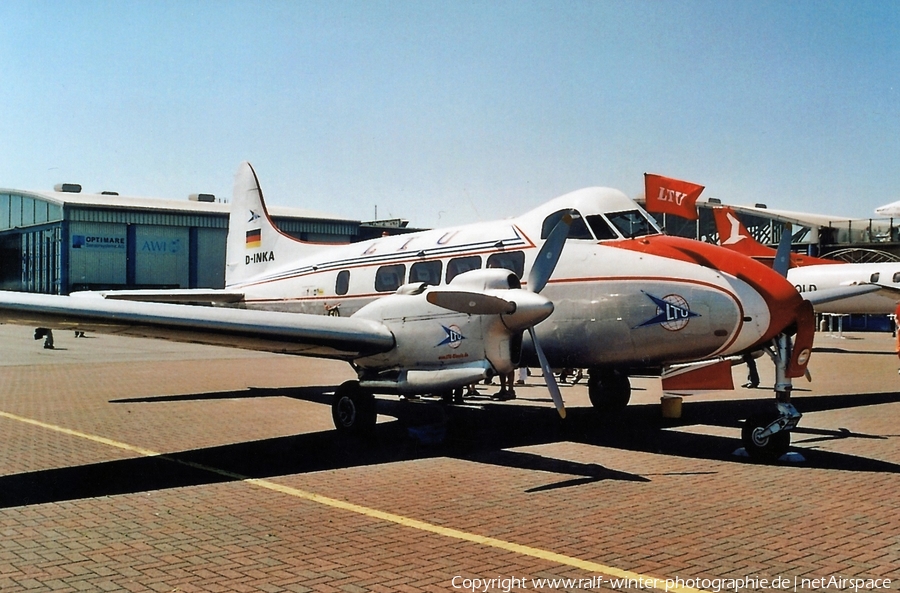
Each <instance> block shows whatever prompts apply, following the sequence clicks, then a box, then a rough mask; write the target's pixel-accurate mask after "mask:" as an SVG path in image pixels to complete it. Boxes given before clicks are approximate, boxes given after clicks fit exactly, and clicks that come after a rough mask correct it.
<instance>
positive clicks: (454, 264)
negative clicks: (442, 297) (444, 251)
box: [447, 255, 481, 284]
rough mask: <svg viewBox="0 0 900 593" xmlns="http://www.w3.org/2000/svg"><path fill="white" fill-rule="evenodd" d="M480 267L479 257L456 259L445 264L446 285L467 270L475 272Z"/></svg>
mask: <svg viewBox="0 0 900 593" xmlns="http://www.w3.org/2000/svg"><path fill="white" fill-rule="evenodd" d="M480 267H481V256H480V255H470V256H469V257H456V258H454V259H451V260H450V261H448V262H447V283H448V284H449V283H450V281H451V280H453V279H454V278H456V277H457V276H459V275H460V274H462V273H463V272H468V271H469V270H477V269H479V268H480Z"/></svg>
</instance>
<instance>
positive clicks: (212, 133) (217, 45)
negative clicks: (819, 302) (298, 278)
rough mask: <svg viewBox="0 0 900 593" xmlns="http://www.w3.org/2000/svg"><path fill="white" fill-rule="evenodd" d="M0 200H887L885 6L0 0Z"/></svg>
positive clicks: (898, 130)
mask: <svg viewBox="0 0 900 593" xmlns="http://www.w3.org/2000/svg"><path fill="white" fill-rule="evenodd" d="M0 81H2V87H0V93H2V95H0V97H2V98H0V138H2V147H0V187H12V188H18V189H50V188H52V186H53V185H54V184H56V183H60V182H64V181H65V182H72V183H80V184H82V186H84V188H85V191H102V190H115V191H119V192H120V193H123V194H129V195H142V196H157V197H166V198H177V199H181V198H186V196H187V195H188V194H190V193H197V192H209V193H215V194H216V195H217V196H219V197H226V198H227V197H229V196H230V194H231V184H232V179H233V174H234V171H235V170H236V168H237V165H238V164H239V163H240V162H241V161H244V160H249V161H250V162H251V163H253V165H254V167H255V168H256V170H257V173H258V174H259V177H260V181H261V184H262V188H263V191H264V193H265V194H266V197H267V199H268V201H269V202H270V203H275V204H281V205H290V206H297V207H305V208H312V209H316V210H322V211H327V212H332V213H334V214H339V215H343V216H347V217H350V218H356V219H371V218H372V217H374V215H375V207H376V205H377V208H378V216H379V217H380V218H386V217H404V218H407V219H409V220H411V221H412V224H413V225H414V226H423V227H425V226H440V225H448V224H459V223H464V222H467V221H470V220H488V219H493V218H501V217H506V216H512V215H515V214H517V213H519V212H522V211H524V210H527V209H529V208H532V207H534V206H536V205H538V204H540V203H541V202H543V201H546V200H548V199H550V198H552V197H555V196H557V195H560V194H562V193H565V192H568V191H571V190H574V189H578V188H580V187H585V186H590V185H608V186H612V187H617V188H619V189H621V190H623V191H625V192H626V193H627V194H629V195H631V196H636V195H638V194H641V193H642V192H643V177H642V174H643V173H644V172H645V171H647V172H654V173H660V174H663V175H670V176H673V177H678V178H681V179H687V180H690V181H694V182H697V183H700V184H703V185H705V186H706V187H707V189H706V192H705V193H704V195H705V196H708V197H719V198H722V199H723V201H725V202H731V203H736V204H752V203H755V202H765V203H767V204H768V205H769V206H770V207H772V208H781V209H788V210H801V211H809V212H819V213H825V214H836V215H840V216H846V217H860V218H861V217H869V216H873V215H874V214H873V210H874V209H875V208H876V207H877V206H880V205H882V204H885V203H888V202H892V201H895V200H900V5H898V4H897V3H896V2H889V1H885V2H866V1H847V2H827V1H817V2H804V1H778V2H766V1H752V2H751V1H746V2H738V1H722V0H717V1H709V2H707V1H690V2H688V1H684V2H663V1H647V2H644V1H629V2H618V1H601V0H598V1H595V2H566V1H562V0H556V1H551V2H528V1H515V2H468V1H453V2H450V1H446V2H433V1H428V0H422V1H415V2H403V1H400V0H389V1H386V2H378V1H371V2H355V1H350V0H346V1H341V2H288V1H279V2H275V1H272V2H265V1H254V2H249V1H245V2H240V1H234V2H227V1H216V2H213V1H184V0H178V1H172V2H167V1H165V0H160V1H154V2H150V1H142V2H138V1H128V0H120V1H115V2H113V1H108V2H89V1H40V0H37V1H27V2H25V1H20V0H5V1H4V2H2V3H0Z"/></svg>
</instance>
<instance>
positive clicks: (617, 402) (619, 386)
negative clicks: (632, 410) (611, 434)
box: [588, 368, 631, 415]
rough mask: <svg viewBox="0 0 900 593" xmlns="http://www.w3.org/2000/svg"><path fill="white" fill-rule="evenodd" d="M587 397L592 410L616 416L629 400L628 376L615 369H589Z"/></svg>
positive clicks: (629, 384)
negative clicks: (592, 407)
mask: <svg viewBox="0 0 900 593" xmlns="http://www.w3.org/2000/svg"><path fill="white" fill-rule="evenodd" d="M588 397H589V398H590V399H591V404H592V405H593V406H594V408H596V409H597V411H599V412H601V413H602V414H603V415H614V414H618V413H619V412H621V411H622V410H624V409H625V406H627V405H628V401H629V400H630V399H631V383H630V382H629V381H628V375H626V374H624V373H621V372H619V371H617V370H615V369H597V368H593V369H589V370H588Z"/></svg>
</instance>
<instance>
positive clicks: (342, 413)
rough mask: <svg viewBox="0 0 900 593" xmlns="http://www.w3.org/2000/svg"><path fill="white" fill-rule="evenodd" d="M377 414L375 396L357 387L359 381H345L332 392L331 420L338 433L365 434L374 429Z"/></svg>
mask: <svg viewBox="0 0 900 593" xmlns="http://www.w3.org/2000/svg"><path fill="white" fill-rule="evenodd" d="M377 416H378V414H377V412H376V411H375V396H374V395H372V394H371V393H370V392H368V391H366V390H364V389H362V388H361V387H360V386H359V381H346V382H344V383H342V384H341V386H340V387H338V388H337V390H336V391H335V392H334V402H333V403H332V404H331V419H332V420H334V427H335V428H337V430H338V432H344V433H348V434H365V433H368V432H371V431H372V429H374V428H375V420H376V418H377Z"/></svg>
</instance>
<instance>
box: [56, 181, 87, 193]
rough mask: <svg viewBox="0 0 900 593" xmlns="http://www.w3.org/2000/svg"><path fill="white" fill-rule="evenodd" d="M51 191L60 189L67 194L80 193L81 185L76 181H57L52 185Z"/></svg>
mask: <svg viewBox="0 0 900 593" xmlns="http://www.w3.org/2000/svg"><path fill="white" fill-rule="evenodd" d="M53 191H61V192H65V193H67V194H80V193H81V186H80V185H78V184H77V183H57V184H56V185H54V186H53Z"/></svg>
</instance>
